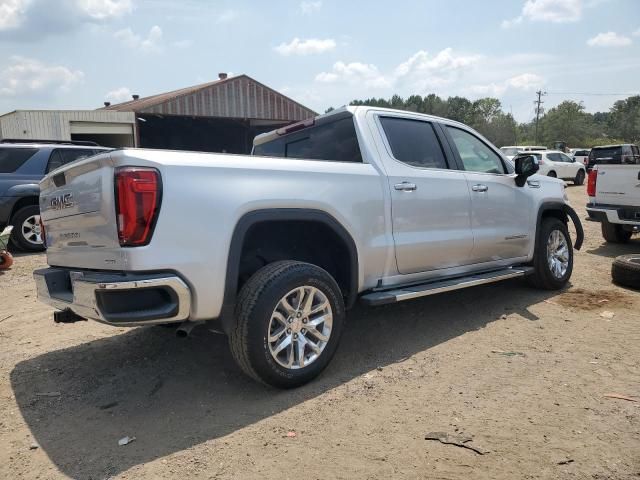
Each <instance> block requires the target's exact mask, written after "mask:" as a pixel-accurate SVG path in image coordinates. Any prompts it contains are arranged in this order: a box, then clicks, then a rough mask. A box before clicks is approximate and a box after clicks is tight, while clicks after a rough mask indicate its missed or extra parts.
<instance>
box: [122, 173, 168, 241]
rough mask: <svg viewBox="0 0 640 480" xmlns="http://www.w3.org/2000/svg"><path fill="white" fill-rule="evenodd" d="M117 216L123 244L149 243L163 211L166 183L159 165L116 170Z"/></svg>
mask: <svg viewBox="0 0 640 480" xmlns="http://www.w3.org/2000/svg"><path fill="white" fill-rule="evenodd" d="M115 186H116V218H117V223H118V239H119V240H120V245H122V246H123V247H137V246H141V245H147V244H148V243H149V242H150V241H151V234H152V233H153V228H154V226H155V223H156V218H157V217H158V212H159V210H160V200H161V195H162V185H161V180H160V173H159V172H158V171H157V170H156V169H155V168H143V167H122V168H118V169H116V174H115Z"/></svg>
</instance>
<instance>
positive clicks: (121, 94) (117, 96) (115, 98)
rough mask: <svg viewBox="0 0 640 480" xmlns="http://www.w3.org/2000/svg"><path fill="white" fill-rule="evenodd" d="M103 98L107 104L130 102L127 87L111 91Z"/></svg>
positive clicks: (129, 93)
mask: <svg viewBox="0 0 640 480" xmlns="http://www.w3.org/2000/svg"><path fill="white" fill-rule="evenodd" d="M105 98H106V99H107V101H108V102H111V103H122V102H128V101H129V100H132V98H131V90H129V89H128V88H127V87H120V88H116V89H115V90H111V91H110V92H108V93H107V94H106V95H105Z"/></svg>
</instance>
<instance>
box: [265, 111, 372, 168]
mask: <svg viewBox="0 0 640 480" xmlns="http://www.w3.org/2000/svg"><path fill="white" fill-rule="evenodd" d="M253 155H255V156H259V157H283V158H300V159H309V160H329V161H335V162H362V155H361V154H360V146H359V145H358V137H357V136H356V129H355V126H354V125H353V118H352V117H348V118H342V119H340V120H336V121H333V122H330V123H322V124H320V125H314V126H312V127H308V128H305V129H303V130H300V131H297V132H293V133H290V134H288V135H285V136H282V137H278V138H275V139H274V140H271V141H269V142H265V143H261V144H259V145H256V146H255V147H254V149H253Z"/></svg>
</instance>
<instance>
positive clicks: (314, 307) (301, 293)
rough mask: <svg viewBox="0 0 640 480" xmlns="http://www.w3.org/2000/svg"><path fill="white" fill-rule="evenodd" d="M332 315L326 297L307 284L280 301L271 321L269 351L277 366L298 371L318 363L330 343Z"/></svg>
mask: <svg viewBox="0 0 640 480" xmlns="http://www.w3.org/2000/svg"><path fill="white" fill-rule="evenodd" d="M332 325H333V312H332V310H331V304H330V303H329V300H328V299H327V297H326V295H325V294H324V293H322V291H320V290H319V289H317V288H315V287H311V286H308V285H305V286H302V287H298V288H295V289H293V290H291V291H290V292H289V293H287V294H286V295H285V296H284V297H282V298H281V299H280V301H279V302H278V304H277V305H276V308H275V309H274V310H273V313H272V314H271V320H270V321H269V337H268V344H269V352H270V353H271V356H272V357H273V359H274V360H275V361H276V362H277V363H278V365H280V366H282V367H284V368H287V369H290V370H297V369H300V368H303V367H306V366H308V365H310V364H312V363H313V362H315V361H316V360H317V359H318V358H319V357H320V355H321V354H322V351H323V350H324V349H325V347H326V346H327V343H328V342H329V337H330V336H331V327H332Z"/></svg>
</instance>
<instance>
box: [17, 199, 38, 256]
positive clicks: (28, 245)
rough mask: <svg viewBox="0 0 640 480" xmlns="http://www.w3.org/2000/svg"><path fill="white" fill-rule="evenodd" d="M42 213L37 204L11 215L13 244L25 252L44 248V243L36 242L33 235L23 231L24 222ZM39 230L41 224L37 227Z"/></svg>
mask: <svg viewBox="0 0 640 480" xmlns="http://www.w3.org/2000/svg"><path fill="white" fill-rule="evenodd" d="M38 215H40V208H39V207H38V206H37V205H28V206H26V207H22V208H21V209H20V210H18V211H17V212H16V213H14V214H13V217H11V221H10V222H9V223H10V224H11V225H13V231H12V232H11V244H12V245H13V246H14V247H16V248H18V249H20V250H23V251H25V252H42V251H43V250H44V244H43V243H34V242H33V241H30V239H33V238H35V237H34V236H33V235H32V236H29V235H26V234H25V233H23V228H22V224H23V223H24V222H25V221H26V220H27V219H29V218H31V217H35V216H38ZM37 228H38V232H39V229H40V226H38V227H37Z"/></svg>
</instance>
